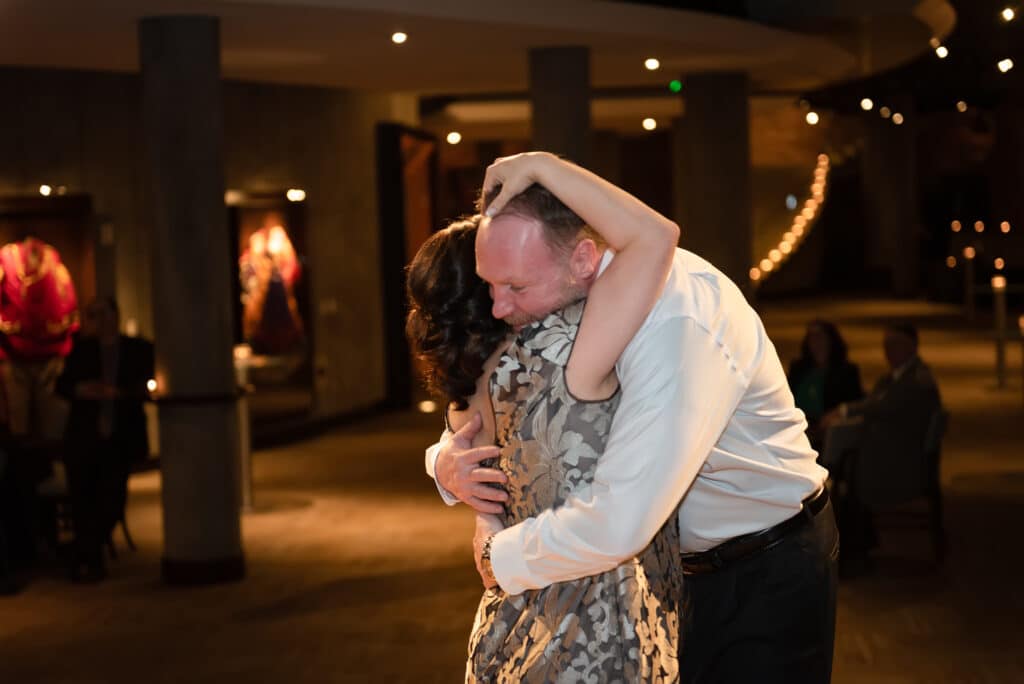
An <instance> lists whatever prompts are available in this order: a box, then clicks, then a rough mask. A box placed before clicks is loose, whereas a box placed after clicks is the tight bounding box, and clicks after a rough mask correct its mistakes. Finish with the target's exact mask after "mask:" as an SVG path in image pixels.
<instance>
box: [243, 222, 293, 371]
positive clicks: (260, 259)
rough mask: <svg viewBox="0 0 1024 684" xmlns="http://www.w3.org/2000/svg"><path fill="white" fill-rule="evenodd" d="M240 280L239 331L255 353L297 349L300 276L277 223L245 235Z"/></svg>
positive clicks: (287, 239) (273, 352)
mask: <svg viewBox="0 0 1024 684" xmlns="http://www.w3.org/2000/svg"><path fill="white" fill-rule="evenodd" d="M238 266H239V275H240V277H241V280H242V304H243V310H242V331H243V335H244V336H245V340H246V342H248V343H249V344H250V345H251V346H252V350H253V351H254V352H256V353H257V354H287V353H290V352H294V351H296V350H297V349H298V348H301V346H302V343H303V339H304V332H303V325H302V317H301V316H300V315H299V307H298V304H297V303H296V301H295V285H296V283H297V282H298V281H299V278H300V277H301V275H302V267H301V266H300V264H299V259H298V255H297V254H296V253H295V247H294V246H292V241H291V239H289V237H288V233H287V232H286V231H285V229H284V228H283V227H282V226H280V225H271V226H266V227H264V228H260V229H259V230H257V231H256V232H254V233H253V234H252V235H250V236H249V244H248V247H247V248H246V249H245V250H244V251H243V252H242V256H241V258H239V260H238Z"/></svg>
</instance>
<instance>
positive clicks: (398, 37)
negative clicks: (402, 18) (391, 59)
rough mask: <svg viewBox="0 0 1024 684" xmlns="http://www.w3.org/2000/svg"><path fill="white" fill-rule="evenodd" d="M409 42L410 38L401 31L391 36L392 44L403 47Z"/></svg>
mask: <svg viewBox="0 0 1024 684" xmlns="http://www.w3.org/2000/svg"><path fill="white" fill-rule="evenodd" d="M407 40H409V36H408V35H406V34H404V33H402V32H401V31H395V32H394V33H392V34H391V42H392V43H394V44H395V45H401V44H402V43H404V42H405V41H407Z"/></svg>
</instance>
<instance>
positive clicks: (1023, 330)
mask: <svg viewBox="0 0 1024 684" xmlns="http://www.w3.org/2000/svg"><path fill="white" fill-rule="evenodd" d="M1017 328H1018V329H1019V330H1020V375H1021V377H1020V379H1021V383H1020V387H1021V397H1022V398H1024V315H1022V316H1020V318H1018V319H1017Z"/></svg>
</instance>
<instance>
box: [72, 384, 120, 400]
mask: <svg viewBox="0 0 1024 684" xmlns="http://www.w3.org/2000/svg"><path fill="white" fill-rule="evenodd" d="M75 394H76V395H77V396H78V397H79V398H80V399H87V400H90V401H101V400H104V399H116V398H117V387H115V386H113V385H108V384H106V383H105V382H101V381H99V380H87V381H85V382H80V383H78V386H77V387H76V388H75Z"/></svg>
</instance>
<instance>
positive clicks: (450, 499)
mask: <svg viewBox="0 0 1024 684" xmlns="http://www.w3.org/2000/svg"><path fill="white" fill-rule="evenodd" d="M451 436H452V433H450V432H448V431H447V430H445V431H444V432H442V433H441V438H440V439H439V440H438V441H437V443H436V444H431V445H430V446H429V447H427V451H426V452H425V454H424V466H425V467H426V469H427V475H429V476H430V479H432V480H433V481H434V484H435V485H437V493H438V494H440V495H441V499H442V500H443V501H444V502H445V503H446V504H448V505H449V506H454V505H455V504H457V503H459V499H458V498H457V497H456V496H455V495H454V494H452V493H451V492H449V491H448V490H447V489H445V488H444V487H442V486H441V483H440V482H438V481H437V471H436V468H437V454H438V453H439V452H440V451H441V446H442V445H443V444H445V443H446V442H447V441H448V440H449V439H451Z"/></svg>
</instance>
